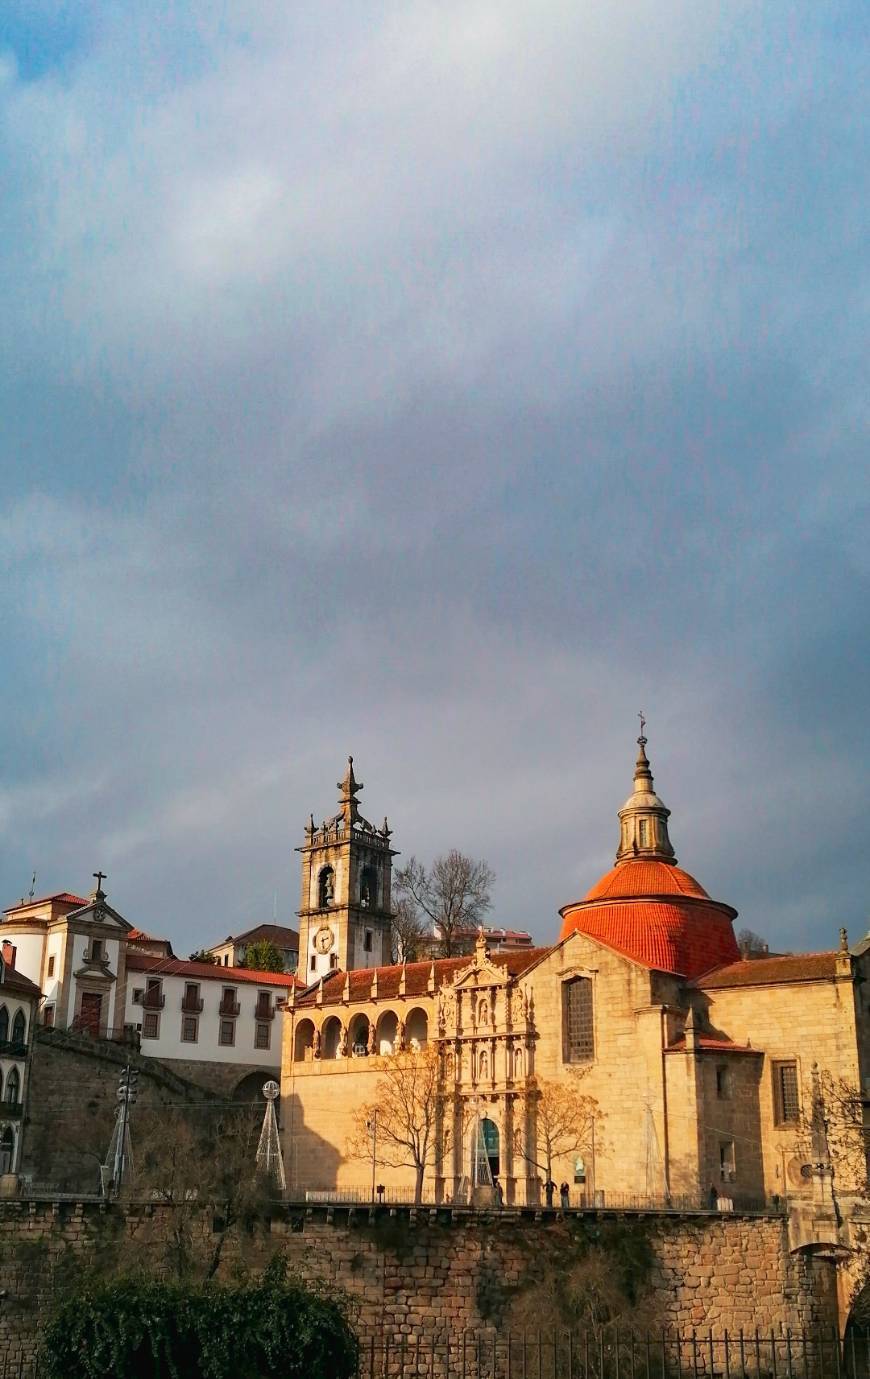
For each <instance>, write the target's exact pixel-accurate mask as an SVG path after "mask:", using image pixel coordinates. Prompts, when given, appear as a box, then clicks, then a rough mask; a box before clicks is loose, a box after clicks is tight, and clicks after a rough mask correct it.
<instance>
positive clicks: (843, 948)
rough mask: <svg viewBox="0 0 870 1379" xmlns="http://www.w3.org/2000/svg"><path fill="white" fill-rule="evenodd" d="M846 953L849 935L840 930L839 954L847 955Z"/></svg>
mask: <svg viewBox="0 0 870 1379" xmlns="http://www.w3.org/2000/svg"><path fill="white" fill-rule="evenodd" d="M848 951H849V935H848V934H847V933H846V930H845V929H841V930H840V952H841V953H848Z"/></svg>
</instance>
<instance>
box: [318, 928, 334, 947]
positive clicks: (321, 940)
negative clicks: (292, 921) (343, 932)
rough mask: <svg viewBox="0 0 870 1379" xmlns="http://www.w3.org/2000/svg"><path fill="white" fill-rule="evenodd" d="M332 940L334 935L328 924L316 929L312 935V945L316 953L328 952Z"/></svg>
mask: <svg viewBox="0 0 870 1379" xmlns="http://www.w3.org/2000/svg"><path fill="white" fill-rule="evenodd" d="M334 942H335V936H334V935H333V932H332V930H331V929H330V928H329V926H328V925H326V926H325V927H324V928H323V929H318V930H317V933H316V934H315V935H314V947H315V948H316V949H317V951H318V953H328V952H329V950H330V948H331V947H332V945H333V943H334Z"/></svg>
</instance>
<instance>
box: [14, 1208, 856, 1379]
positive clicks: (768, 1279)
mask: <svg viewBox="0 0 870 1379" xmlns="http://www.w3.org/2000/svg"><path fill="white" fill-rule="evenodd" d="M176 1210H177V1209H176V1208H173V1207H170V1206H166V1205H155V1204H154V1203H139V1204H128V1205H126V1206H123V1205H120V1204H110V1205H106V1206H101V1204H99V1203H95V1202H91V1203H86V1204H82V1203H72V1202H70V1203H64V1202H50V1201H34V1202H25V1201H17V1202H8V1203H2V1202H0V1278H2V1280H3V1287H4V1288H5V1289H6V1297H5V1298H4V1299H3V1302H2V1306H0V1373H2V1372H3V1365H4V1362H6V1363H7V1364H8V1365H9V1366H10V1367H11V1366H14V1365H17V1364H18V1363H19V1362H20V1361H22V1360H23V1361H24V1362H25V1363H27V1362H28V1361H29V1360H31V1359H32V1357H33V1355H34V1354H35V1350H36V1347H37V1344H38V1334H39V1325H40V1321H41V1319H42V1318H44V1317H45V1315H46V1313H47V1311H48V1309H49V1308H50V1306H51V1302H52V1298H53V1297H54V1296H57V1294H58V1291H59V1290H60V1289H62V1288H63V1287H65V1286H68V1284H69V1282H70V1280H72V1279H80V1278H81V1277H82V1276H83V1274H84V1272H85V1266H86V1265H87V1264H88V1263H93V1262H94V1261H95V1259H97V1258H99V1260H100V1261H102V1262H104V1261H105V1260H106V1259H112V1260H114V1262H115V1264H122V1263H123V1264H125V1265H126V1267H127V1268H128V1269H131V1270H136V1271H143V1270H145V1271H148V1272H157V1273H160V1272H167V1271H168V1270H169V1268H170V1259H171V1255H170V1253H169V1246H170V1241H171V1237H172V1232H173V1226H174V1224H176V1219H175V1218H174V1215H173V1213H174V1212H175V1211H176ZM190 1225H191V1229H192V1231H193V1234H194V1236H196V1237H197V1239H195V1241H194V1246H195V1248H196V1247H199V1248H200V1249H201V1255H200V1258H201V1259H203V1260H204V1259H205V1258H206V1257H208V1256H209V1255H210V1254H211V1252H212V1251H213V1249H214V1245H215V1239H216V1232H218V1231H220V1229H221V1223H220V1221H219V1220H217V1219H216V1218H215V1217H214V1216H213V1214H212V1213H211V1212H210V1211H203V1212H201V1213H199V1214H198V1215H197V1216H196V1217H195V1218H194V1219H192V1220H191V1222H190ZM276 1252H280V1253H282V1254H283V1255H284V1256H285V1257H286V1259H287V1261H288V1263H289V1265H290V1267H291V1268H292V1269H294V1270H296V1271H298V1272H299V1273H301V1274H302V1276H303V1277H306V1278H308V1279H312V1280H313V1279H318V1280H320V1281H321V1282H322V1283H324V1284H325V1285H326V1286H327V1287H328V1288H330V1289H335V1290H337V1291H338V1290H340V1291H341V1292H342V1293H343V1294H344V1295H346V1296H347V1297H348V1299H349V1302H350V1306H351V1310H352V1316H353V1319H354V1323H355V1326H356V1328H357V1330H358V1333H359V1334H360V1335H361V1336H363V1337H368V1336H389V1337H391V1338H397V1339H398V1338H399V1337H401V1336H402V1335H404V1336H406V1337H412V1338H414V1337H415V1336H416V1334H417V1333H419V1332H422V1333H423V1334H424V1335H425V1336H426V1337H429V1336H432V1335H436V1336H438V1337H441V1338H444V1337H447V1336H453V1335H456V1334H458V1333H460V1332H462V1331H463V1330H466V1329H467V1330H468V1331H470V1332H475V1333H480V1332H481V1331H482V1330H484V1329H486V1330H491V1329H493V1328H495V1329H498V1330H500V1331H506V1330H507V1329H508V1328H527V1329H528V1330H529V1331H535V1330H536V1329H538V1328H555V1327H560V1328H562V1329H563V1330H564V1329H566V1328H568V1327H573V1328H576V1329H578V1330H579V1329H582V1328H583V1327H584V1326H587V1325H589V1324H590V1317H589V1315H588V1314H586V1313H584V1312H583V1311H582V1306H583V1305H585V1304H583V1299H584V1298H586V1299H587V1302H588V1297H590V1296H593V1295H594V1296H595V1297H598V1298H599V1299H600V1298H601V1296H602V1295H604V1296H606V1295H607V1288H608V1286H609V1284H608V1281H610V1283H611V1284H613V1288H612V1290H611V1305H613V1306H618V1307H621V1309H622V1312H621V1324H622V1325H623V1326H632V1325H635V1326H639V1327H643V1326H653V1325H654V1326H656V1327H658V1326H662V1325H665V1326H670V1327H673V1328H678V1329H681V1330H684V1331H688V1330H690V1329H691V1328H697V1329H701V1328H703V1329H705V1330H709V1329H711V1328H712V1329H713V1330H714V1331H715V1332H717V1333H721V1332H722V1331H723V1330H724V1329H725V1328H727V1329H728V1330H729V1332H732V1333H737V1332H738V1331H739V1330H740V1328H741V1327H742V1328H744V1329H745V1330H748V1331H754V1329H755V1328H756V1327H759V1328H761V1329H762V1330H764V1331H766V1332H768V1333H769V1332H770V1330H771V1328H773V1329H775V1330H776V1331H777V1332H779V1331H780V1330H781V1329H784V1328H790V1329H791V1330H793V1331H795V1330H800V1329H802V1328H805V1327H806V1328H809V1329H816V1328H818V1327H820V1326H825V1327H827V1328H830V1327H831V1326H832V1325H834V1324H835V1322H836V1298H835V1282H836V1279H835V1273H834V1268H833V1266H832V1265H830V1264H826V1263H824V1262H821V1261H816V1262H813V1261H811V1260H810V1259H809V1258H807V1257H806V1256H802V1255H792V1254H790V1253H789V1251H788V1240H787V1231H786V1225H785V1222H784V1221H783V1220H782V1219H778V1218H774V1217H766V1218H750V1217H738V1216H735V1217H729V1218H717V1217H697V1218H682V1219H681V1218H669V1217H668V1218H666V1217H651V1216H650V1217H643V1218H627V1217H622V1218H616V1217H604V1216H592V1215H590V1216H582V1217H581V1216H578V1217H576V1218H574V1217H569V1218H568V1219H565V1220H562V1219H559V1218H558V1217H555V1216H554V1217H552V1218H547V1217H545V1218H544V1219H541V1220H534V1219H533V1218H532V1217H531V1216H526V1217H520V1216H519V1215H514V1214H513V1213H508V1212H504V1213H493V1214H491V1215H476V1216H462V1215H459V1214H457V1215H455V1216H451V1214H450V1213H448V1212H439V1213H431V1214H430V1213H429V1212H428V1211H426V1210H421V1211H420V1212H418V1213H414V1212H412V1211H408V1210H405V1211H402V1210H398V1211H395V1210H394V1211H390V1210H387V1209H384V1210H379V1211H378V1212H377V1213H375V1214H372V1215H370V1213H369V1212H368V1211H358V1212H348V1211H347V1210H344V1211H341V1212H339V1211H338V1210H335V1211H332V1210H331V1209H326V1208H305V1207H301V1206H300V1207H295V1206H292V1205H291V1206H286V1207H285V1206H275V1207H274V1209H273V1214H272V1215H271V1218H270V1219H265V1220H263V1221H261V1222H260V1223H259V1224H257V1225H256V1226H254V1227H250V1226H249V1227H248V1228H247V1229H240V1230H238V1231H235V1232H233V1233H231V1234H230V1235H228V1236H227V1237H226V1239H225V1243H224V1249H223V1253H222V1255H221V1264H220V1272H221V1273H223V1274H225V1275H228V1276H236V1275H238V1273H239V1272H243V1271H245V1270H246V1269H247V1270H251V1271H253V1272H258V1271H259V1270H261V1269H262V1268H263V1267H264V1266H265V1264H266V1263H267V1262H268V1260H269V1259H270V1258H271V1257H272V1256H273V1255H274V1254H275V1253H276ZM219 1276H220V1274H219ZM590 1289H591V1291H590ZM584 1290H585V1291H584ZM578 1309H580V1310H578Z"/></svg>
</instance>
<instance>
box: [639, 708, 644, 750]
mask: <svg viewBox="0 0 870 1379" xmlns="http://www.w3.org/2000/svg"><path fill="white" fill-rule="evenodd" d="M637 716H638V718H639V719H640V737H639V738H638V739H637V740H638V742H639V744H640V746H641V747H645V746H646V738H645V737H644V735H643V730H644V728H645V727H646V719H645V718H644V716H643V709H641V710H640V713H639V714H638V715H637Z"/></svg>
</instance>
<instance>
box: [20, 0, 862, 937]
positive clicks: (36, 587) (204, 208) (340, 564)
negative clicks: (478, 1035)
mask: <svg viewBox="0 0 870 1379" xmlns="http://www.w3.org/2000/svg"><path fill="white" fill-rule="evenodd" d="M868 15H870V11H868V8H867V6H866V4H865V3H864V2H863V0H842V3H837V2H836V0H775V2H774V0H766V2H762V0H729V3H719V2H718V0H708V2H707V3H704V4H700V5H699V4H698V3H697V0H631V3H627V2H626V3H623V0H611V3H608V4H606V5H602V4H601V3H600V0H439V2H438V3H435V0H430V2H428V3H424V0H401V2H400V0H394V2H393V3H384V2H382V0H364V3H363V0H357V2H356V3H351V2H350V0H324V2H323V3H320V4H316V5H311V4H301V3H294V2H293V0H275V2H274V3H269V2H267V0H261V3H252V2H251V0H233V2H232V3H229V2H228V0H209V2H208V3H206V2H205V0H151V3H149V4H147V5H140V4H132V3H129V0H127V2H126V3H125V0H105V3H97V0H75V3H73V0H69V3H55V2H53V0H4V4H3V6H2V11H0V291H2V303H3V308H2V310H3V328H2V330H0V631H2V636H0V647H2V657H3V673H2V675H0V899H2V902H3V903H4V904H11V903H13V902H14V901H15V900H17V898H18V897H20V896H21V895H22V894H25V893H27V892H28V891H29V889H30V884H31V876H32V873H33V871H34V870H35V871H36V874H37V883H36V889H37V893H39V894H43V893H47V892H51V891H56V890H62V889H69V890H72V891H75V892H78V893H81V894H86V893H87V891H88V890H89V889H90V887H91V885H92V881H91V874H92V872H94V871H96V870H97V869H98V868H100V869H102V870H103V871H105V872H107V873H108V881H107V882H106V889H107V892H108V895H109V898H110V900H111V901H112V902H113V904H114V905H115V906H116V907H117V908H118V909H119V910H120V911H121V913H122V914H124V915H125V917H126V918H127V919H128V920H129V921H130V922H131V923H133V924H135V925H138V926H139V927H141V928H144V929H147V930H149V931H151V932H152V933H158V934H161V935H166V936H169V937H170V938H171V939H172V941H173V943H174V945H175V948H176V951H177V952H179V953H184V952H186V951H188V950H190V949H193V948H195V947H199V946H200V944H203V943H211V942H215V941H217V940H218V939H219V938H221V937H222V936H223V935H225V934H227V933H230V932H238V931H239V930H240V929H242V928H244V927H248V926H249V925H251V924H254V923H258V922H262V921H271V920H272V918H273V917H277V918H278V920H279V921H281V922H285V923H287V922H289V923H292V922H293V915H294V912H295V910H296V908H297V906H298V903H299V859H298V856H297V855H296V853H295V852H294V848H295V847H297V846H298V845H299V844H300V843H301V842H302V841H303V833H302V829H303V826H304V823H305V821H306V819H307V817H308V814H309V812H310V811H313V813H314V814H315V817H317V818H322V817H323V816H324V815H327V814H329V813H331V812H333V810H334V808H335V802H336V798H337V790H336V787H335V782H336V781H338V780H339V779H340V778H341V776H342V774H343V771H344V763H345V761H346V757H347V755H348V754H349V753H352V754H353V756H354V762H355V769H356V772H357V775H358V776H359V778H360V779H361V780H363V781H364V782H365V789H364V791H363V794H362V797H361V801H360V803H361V806H362V808H363V812H364V813H365V814H366V815H367V816H368V817H370V818H372V819H374V820H376V821H378V822H380V820H381V819H382V818H383V816H384V814H387V815H388V816H389V819H390V824H391V827H392V828H393V829H394V840H393V841H394V844H395V846H396V847H397V848H398V849H400V851H401V854H402V856H401V858H400V859H399V860H400V862H401V861H402V860H407V858H408V857H409V856H410V855H412V854H414V855H416V856H417V857H419V858H420V859H421V860H423V861H424V862H430V861H431V860H432V859H433V858H434V857H435V856H436V855H438V854H439V853H441V852H444V851H445V850H447V849H448V848H451V847H458V848H460V849H461V850H463V851H465V852H467V853H469V854H471V855H472V856H474V857H483V858H485V859H486V860H487V861H488V862H489V863H490V865H491V866H492V868H493V869H494V871H495V873H496V885H495V889H494V894H493V901H494V904H493V909H492V912H491V920H492V922H493V923H498V924H505V925H510V926H516V927H521V928H527V929H529V930H531V932H532V933H533V935H534V937H535V938H536V939H537V940H539V941H541V942H547V941H551V940H553V939H555V937H556V936H557V934H558V925H559V920H558V914H557V911H558V908H559V906H560V905H564V904H566V903H568V902H569V901H572V900H575V899H577V898H579V897H580V896H581V895H582V894H584V893H585V891H586V890H587V889H588V888H589V887H590V886H591V885H592V884H593V883H594V881H595V880H596V879H597V877H598V876H599V875H601V873H603V872H604V871H605V870H607V868H608V867H609V866H610V865H611V864H612V861H613V855H614V851H615V848H616V842H617V820H616V811H617V810H618V809H619V807H620V805H621V804H622V803H623V801H624V799H625V797H626V796H627V795H628V793H629V791H630V788H631V776H632V766H633V761H634V756H635V752H636V748H635V738H636V736H637V732H638V722H637V717H636V715H637V712H638V710H640V709H643V710H644V711H645V713H646V716H647V720H648V727H647V736H648V739H649V747H648V751H649V755H650V760H651V763H652V766H653V770H654V773H655V777H656V787H657V789H658V790H659V792H660V794H661V796H662V797H663V799H664V800H665V802H666V803H667V804H668V806H669V807H670V809H671V811H672V817H671V837H672V841H673V843H674V846H675V849H676V853H677V856H678V858H679V860H680V863H681V864H682V865H683V866H685V867H686V868H687V869H688V870H689V871H690V872H692V873H693V874H694V875H695V876H697V877H698V879H699V880H700V881H701V882H702V884H703V885H704V886H705V887H706V888H707V890H708V891H709V892H710V893H711V894H712V895H714V896H715V897H716V898H717V899H720V900H724V901H726V902H728V903H729V904H732V905H734V906H735V907H736V908H737V909H738V910H739V912H740V918H739V919H738V921H737V927H738V928H739V927H741V926H743V925H746V926H748V927H750V928H752V929H754V930H756V931H758V932H759V933H761V934H762V935H764V936H765V937H766V938H767V939H768V941H769V943H770V944H771V946H772V947H779V948H786V949H791V950H800V949H806V948H827V947H833V946H836V943H837V933H838V929H839V927H840V926H841V925H846V926H847V927H848V930H849V934H850V937H851V938H852V939H855V940H857V938H859V937H860V936H861V935H863V934H864V933H865V932H866V930H867V928H868V923H870V896H868V891H870V887H868V880H870V877H868V872H870V863H868V858H870V847H868V845H867V843H866V841H865V838H864V829H865V828H866V826H867V811H868V791H867V779H868V754H870V752H868V740H867V723H868V702H867V701H868V696H867V692H866V685H867V676H868V659H870V658H868V605H870V589H868V577H870V542H868V499H870V483H868V443H867V438H868V428H867V410H868V408H867V398H868V388H867V303H868V273H867V265H868V251H867V242H868V240H867V205H868V185H867V184H868V166H870V160H868V146H867V123H868V120H867V114H868V106H867V100H866V84H867V75H868V70H870V64H868V26H870V19H868Z"/></svg>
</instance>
